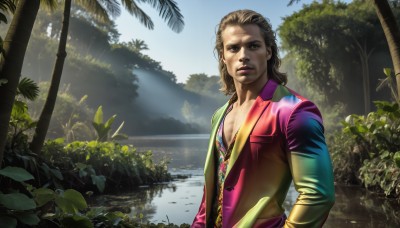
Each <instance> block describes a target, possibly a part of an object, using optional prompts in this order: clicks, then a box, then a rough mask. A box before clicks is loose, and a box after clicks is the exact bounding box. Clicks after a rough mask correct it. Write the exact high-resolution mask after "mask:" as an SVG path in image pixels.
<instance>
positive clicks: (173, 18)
mask: <svg viewBox="0 0 400 228" xmlns="http://www.w3.org/2000/svg"><path fill="white" fill-rule="evenodd" d="M71 1H72V0H65V5H64V17H63V24H62V28H61V35H60V43H59V47H58V53H57V59H56V63H55V66H54V70H53V75H52V79H51V85H50V89H49V93H48V95H47V99H46V102H45V105H44V107H43V110H42V113H41V115H40V117H39V120H38V124H37V127H36V129H35V134H34V136H33V139H32V142H31V143H30V149H31V150H32V152H34V153H36V154H40V152H41V149H42V146H43V144H44V140H45V138H46V134H47V130H48V128H49V124H50V119H51V116H52V114H53V110H54V106H55V102H56V99H57V92H58V87H59V85H60V81H61V75H62V70H63V66H64V60H65V57H66V55H67V53H66V51H65V47H66V42H67V36H68V26H69V17H70V11H71ZM140 1H141V2H145V3H149V4H151V5H152V6H153V7H154V8H156V9H157V10H158V11H159V14H160V16H161V17H162V18H163V19H164V20H166V21H167V23H168V26H169V27H170V28H171V29H172V30H173V31H175V32H180V31H182V29H183V25H184V23H183V16H182V14H181V13H180V11H179V8H178V6H177V4H176V3H175V2H174V1H173V0H140ZM77 3H79V4H80V5H81V6H83V7H84V8H85V9H88V10H90V12H92V13H93V12H94V13H95V15H101V17H102V18H103V19H105V21H108V20H109V18H108V15H107V12H108V13H111V14H114V15H117V14H119V12H120V10H119V5H118V3H117V2H116V1H115V0H102V1H101V2H100V1H98V0H91V1H88V0H79V1H78V0H77ZM121 3H122V5H123V6H124V7H125V8H126V9H127V10H128V12H129V13H131V14H132V15H134V16H136V17H137V18H138V19H139V20H140V22H141V23H143V24H144V25H145V26H146V27H147V28H149V29H153V28H154V25H153V22H152V21H151V19H150V17H148V16H147V15H146V13H144V12H143V11H142V10H141V9H140V8H139V6H138V5H137V4H136V2H135V1H134V0H121ZM103 5H104V6H106V8H107V10H104V8H103V7H102V6H103Z"/></svg>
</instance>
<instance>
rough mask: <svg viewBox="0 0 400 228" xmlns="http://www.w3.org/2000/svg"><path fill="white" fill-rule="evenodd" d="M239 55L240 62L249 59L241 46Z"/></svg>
mask: <svg viewBox="0 0 400 228" xmlns="http://www.w3.org/2000/svg"><path fill="white" fill-rule="evenodd" d="M239 55H240V56H239V61H240V62H248V61H249V60H250V59H249V56H248V53H247V50H246V48H241V49H240V52H239Z"/></svg>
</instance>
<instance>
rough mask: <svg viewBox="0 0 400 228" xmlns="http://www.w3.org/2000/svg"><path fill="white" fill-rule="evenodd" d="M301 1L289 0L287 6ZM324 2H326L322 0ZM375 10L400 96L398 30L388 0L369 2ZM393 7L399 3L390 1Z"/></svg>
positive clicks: (399, 40) (399, 41) (399, 42)
mask: <svg viewBox="0 0 400 228" xmlns="http://www.w3.org/2000/svg"><path fill="white" fill-rule="evenodd" d="M299 1H301V0H290V1H289V4H288V5H291V4H293V3H294V2H299ZM324 1H326V0H324ZM328 1H329V0H328ZM371 1H372V4H373V6H374V7H375V10H376V15H377V17H378V18H379V21H380V23H381V26H382V29H383V31H384V33H385V37H386V40H387V44H388V46H389V51H390V55H391V57H392V63H393V67H394V75H395V78H396V81H397V93H398V95H399V96H400V29H399V26H398V24H397V21H396V18H395V17H394V14H393V12H392V10H391V8H390V5H389V1H388V0H371ZM391 3H392V4H393V5H394V6H398V5H399V1H391Z"/></svg>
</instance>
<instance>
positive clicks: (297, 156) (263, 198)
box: [192, 10, 335, 228]
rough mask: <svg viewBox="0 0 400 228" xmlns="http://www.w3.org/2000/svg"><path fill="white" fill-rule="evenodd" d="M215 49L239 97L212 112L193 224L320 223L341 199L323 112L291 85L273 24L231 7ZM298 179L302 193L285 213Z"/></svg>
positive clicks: (229, 88)
mask: <svg viewBox="0 0 400 228" xmlns="http://www.w3.org/2000/svg"><path fill="white" fill-rule="evenodd" d="M216 51H217V52H218V57H219V70H220V75H221V81H222V84H223V85H222V91H223V92H224V93H225V94H227V95H232V97H231V99H230V100H229V102H227V103H226V104H225V105H224V106H223V107H221V108H220V109H218V110H217V111H216V113H215V114H214V116H213V118H212V132H211V137H210V143H209V147H208V154H207V158H206V164H205V169H204V173H205V186H204V195H203V199H202V202H201V205H200V208H199V212H198V213H197V215H196V217H195V219H194V221H193V224H192V227H227V228H231V227H307V228H309V227H321V226H322V225H323V223H324V221H325V220H326V218H327V216H328V213H329V210H330V209H331V207H332V206H333V204H334V200H335V197H334V185H333V174H332V165H331V160H330V157H329V153H328V150H327V147H326V143H325V139H324V134H323V126H322V118H321V114H320V112H319V110H318V109H317V107H316V106H315V105H314V104H313V103H312V102H310V101H308V100H307V99H305V98H303V97H301V96H300V95H298V94H297V93H295V92H294V91H292V90H290V89H289V88H287V87H285V86H284V85H285V84H286V82H287V78H286V75H285V74H283V73H280V72H279V71H278V67H279V65H280V60H279V58H278V50H277V45H276V42H275V36H274V33H273V31H272V29H271V25H270V24H269V23H268V22H267V21H266V19H265V18H264V17H263V16H262V15H260V14H258V13H256V12H254V11H251V10H239V11H235V12H232V13H229V14H228V15H226V16H225V17H224V18H222V20H221V22H220V24H219V28H218V31H217V34H216ZM292 180H293V182H294V186H295V188H296V190H297V191H298V192H299V196H298V198H297V201H296V203H295V204H294V206H293V209H292V210H291V212H290V214H289V216H288V217H286V215H285V213H284V209H283V207H282V204H283V202H284V200H285V198H286V194H287V192H288V189H289V186H290V184H291V182H292Z"/></svg>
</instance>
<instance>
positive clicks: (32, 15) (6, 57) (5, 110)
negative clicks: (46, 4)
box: [0, 0, 40, 167]
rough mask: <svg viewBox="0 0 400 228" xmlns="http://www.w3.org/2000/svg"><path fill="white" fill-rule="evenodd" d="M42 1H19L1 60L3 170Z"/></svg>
mask: <svg viewBox="0 0 400 228" xmlns="http://www.w3.org/2000/svg"><path fill="white" fill-rule="evenodd" d="M39 6H40V0H19V1H18V4H17V8H16V11H15V14H14V17H13V19H12V21H11V24H10V27H9V29H8V32H7V35H6V37H5V39H4V43H3V49H4V53H3V56H2V58H0V79H5V80H7V83H6V84H2V85H1V86H0V98H1V99H0V167H1V165H2V162H3V157H4V149H5V144H6V140H7V132H8V124H9V121H10V116H11V110H12V106H13V104H14V100H15V95H16V91H17V86H18V82H19V78H20V76H21V70H22V64H23V62H24V57H25V52H26V48H27V46H28V42H29V38H30V36H31V32H32V28H33V24H34V23H35V19H36V15H37V12H38V10H39Z"/></svg>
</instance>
